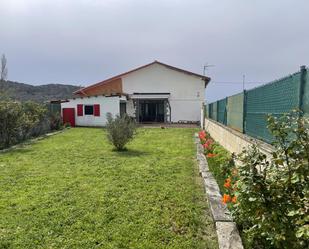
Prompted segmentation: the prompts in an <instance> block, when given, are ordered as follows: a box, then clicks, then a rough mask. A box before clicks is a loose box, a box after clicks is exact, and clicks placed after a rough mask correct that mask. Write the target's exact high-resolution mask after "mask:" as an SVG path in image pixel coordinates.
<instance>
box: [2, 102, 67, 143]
mask: <svg viewBox="0 0 309 249" xmlns="http://www.w3.org/2000/svg"><path fill="white" fill-rule="evenodd" d="M60 128H61V117H60V114H53V116H52V114H50V113H48V111H47V109H46V107H45V106H43V105H41V104H38V103H35V102H32V101H28V102H24V103H21V102H17V101H12V100H2V101H0V149H3V148H7V147H9V146H11V145H13V144H16V143H19V142H21V141H24V140H26V139H28V138H31V137H36V136H40V135H42V134H45V133H47V132H49V131H50V130H53V129H60Z"/></svg>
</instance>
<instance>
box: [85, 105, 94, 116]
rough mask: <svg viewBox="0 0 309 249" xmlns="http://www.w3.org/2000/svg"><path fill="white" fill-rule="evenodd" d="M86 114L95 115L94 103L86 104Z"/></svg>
mask: <svg viewBox="0 0 309 249" xmlns="http://www.w3.org/2000/svg"><path fill="white" fill-rule="evenodd" d="M85 115H93V105H85Z"/></svg>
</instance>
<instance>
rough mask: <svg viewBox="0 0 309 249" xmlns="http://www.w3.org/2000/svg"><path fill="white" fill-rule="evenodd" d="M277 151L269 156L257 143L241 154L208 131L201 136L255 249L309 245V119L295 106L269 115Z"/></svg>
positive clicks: (246, 237)
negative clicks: (287, 111) (233, 152)
mask: <svg viewBox="0 0 309 249" xmlns="http://www.w3.org/2000/svg"><path fill="white" fill-rule="evenodd" d="M268 127H269V129H270V132H271V133H272V135H273V137H274V143H273V145H274V147H275V152H274V153H273V155H272V158H270V159H269V158H267V157H266V156H265V155H264V154H262V153H261V152H260V150H259V149H258V147H257V146H253V147H251V148H248V149H247V150H244V151H243V153H242V154H241V155H238V156H237V158H238V159H239V160H240V161H241V165H237V166H235V164H234V155H231V154H229V153H228V152H227V151H226V150H224V149H223V148H222V147H221V146H220V145H218V144H217V143H215V142H214V141H213V140H212V139H211V137H210V136H209V134H207V133H206V132H205V131H201V132H200V133H199V137H200V139H201V142H202V144H203V147H204V149H205V155H206V156H207V160H208V164H209V169H210V170H211V171H212V173H213V175H214V176H215V178H216V180H217V182H218V185H219V187H220V190H221V192H222V195H223V197H222V202H224V203H226V204H227V206H228V208H229V209H230V211H231V213H232V216H233V218H234V220H235V221H236V223H237V225H238V228H239V230H240V232H241V235H242V239H243V242H244V246H245V247H246V248H248V249H249V248H250V249H251V248H252V249H263V248H266V249H268V248H269V249H270V248H273V249H279V248H280V249H281V248H283V249H284V248H286V249H288V248H289V249H292V248H295V249H296V248H297V249H298V248H300V249H305V248H309V215H308V214H309V201H308V200H309V128H308V127H309V120H308V119H305V118H302V116H301V115H300V113H297V112H294V113H291V114H289V115H286V116H283V117H281V118H274V117H269V125H268Z"/></svg>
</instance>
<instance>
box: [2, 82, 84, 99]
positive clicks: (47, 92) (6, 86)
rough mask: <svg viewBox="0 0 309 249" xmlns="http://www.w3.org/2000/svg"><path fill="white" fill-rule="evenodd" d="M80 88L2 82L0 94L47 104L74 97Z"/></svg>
mask: <svg viewBox="0 0 309 249" xmlns="http://www.w3.org/2000/svg"><path fill="white" fill-rule="evenodd" d="M79 88H81V87H80V86H73V85H62V84H47V85H39V86H33V85H30V84H25V83H19V82H13V81H2V82H0V94H2V95H4V96H6V97H10V98H11V99H14V100H19V101H27V100H32V101H35V102H41V103H42V102H45V101H49V100H60V99H67V98H71V97H72V93H73V92H74V91H76V90H77V89H79Z"/></svg>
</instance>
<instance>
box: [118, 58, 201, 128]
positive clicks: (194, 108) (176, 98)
mask: <svg viewBox="0 0 309 249" xmlns="http://www.w3.org/2000/svg"><path fill="white" fill-rule="evenodd" d="M122 84H123V85H122V86H123V91H124V92H125V93H128V94H133V93H134V92H137V93H170V94H171V95H170V98H169V102H170V105H171V113H172V122H178V121H181V120H184V121H200V118H201V115H200V110H201V106H202V104H203V102H204V99H205V83H204V81H203V80H202V79H200V78H198V77H195V76H191V75H188V74H185V73H182V72H178V71H175V70H172V69H169V68H167V67H165V66H162V65H160V64H153V65H151V66H149V67H146V68H143V69H140V70H138V71H135V72H132V73H130V74H128V75H125V76H123V77H122ZM131 108H132V107H128V106H127V112H128V113H132V112H133V110H131Z"/></svg>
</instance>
